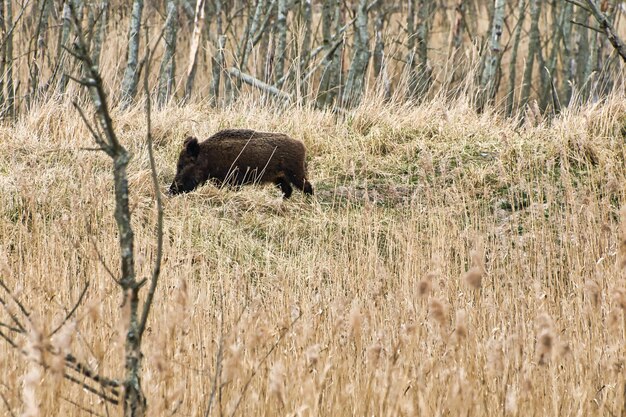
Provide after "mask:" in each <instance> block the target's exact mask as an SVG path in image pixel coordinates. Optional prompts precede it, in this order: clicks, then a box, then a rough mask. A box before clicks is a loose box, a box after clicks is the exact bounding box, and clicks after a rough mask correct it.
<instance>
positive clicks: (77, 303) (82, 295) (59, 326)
mask: <svg viewBox="0 0 626 417" xmlns="http://www.w3.org/2000/svg"><path fill="white" fill-rule="evenodd" d="M88 288H89V281H87V283H86V284H85V288H84V289H83V291H82V292H81V293H80V296H79V297H78V301H76V304H74V307H72V309H71V310H70V312H69V313H67V315H66V316H65V319H63V321H62V322H61V324H59V325H58V326H57V328H56V329H54V330H53V331H52V332H51V333H50V334H49V335H48V337H52V336H54V334H55V333H56V332H58V331H59V330H61V328H62V327H63V326H64V325H65V323H67V321H68V320H69V319H70V317H72V315H73V314H74V313H75V312H76V309H77V308H78V306H79V305H80V303H82V301H83V298H84V297H85V294H87V289H88Z"/></svg>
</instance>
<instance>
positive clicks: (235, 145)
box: [170, 129, 313, 198]
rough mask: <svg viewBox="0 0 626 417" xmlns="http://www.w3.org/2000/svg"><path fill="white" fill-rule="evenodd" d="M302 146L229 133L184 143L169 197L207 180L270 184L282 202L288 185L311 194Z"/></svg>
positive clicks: (280, 138) (263, 135) (278, 137)
mask: <svg viewBox="0 0 626 417" xmlns="http://www.w3.org/2000/svg"><path fill="white" fill-rule="evenodd" d="M305 153H306V150H305V148H304V144H303V143H302V142H300V141H298V140H295V139H292V138H290V137H289V136H287V135H284V134H281V133H267V132H257V131H254V130H247V129H229V130H222V131H220V132H217V133H216V134H215V135H213V136H211V137H210V138H208V139H207V140H205V141H204V142H200V143H199V142H198V139H196V138H194V137H188V138H187V139H185V142H184V145H183V150H182V151H181V152H180V156H179V157H178V165H177V167H176V177H175V178H174V182H173V183H172V185H171V186H170V193H172V194H178V193H184V192H189V191H192V190H193V189H195V188H196V187H198V186H199V185H201V184H203V183H204V182H206V181H207V180H209V179H212V180H214V181H216V182H217V183H218V184H228V185H242V184H251V183H274V184H276V185H277V186H278V187H279V188H280V189H281V191H282V192H283V195H284V197H285V198H289V197H290V196H291V193H292V191H293V189H292V188H291V185H293V186H294V187H296V188H298V189H299V190H301V191H303V192H304V193H305V194H313V187H312V186H311V183H310V182H309V181H308V180H307V178H306V162H305Z"/></svg>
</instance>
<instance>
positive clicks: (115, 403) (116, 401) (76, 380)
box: [63, 374, 119, 405]
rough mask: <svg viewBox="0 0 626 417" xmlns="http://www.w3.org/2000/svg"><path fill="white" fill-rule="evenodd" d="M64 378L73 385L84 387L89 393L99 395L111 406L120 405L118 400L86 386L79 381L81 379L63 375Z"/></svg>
mask: <svg viewBox="0 0 626 417" xmlns="http://www.w3.org/2000/svg"><path fill="white" fill-rule="evenodd" d="M63 377H64V378H65V379H67V380H68V381H72V382H73V383H75V384H78V385H80V386H81V387H83V388H84V389H86V390H87V391H89V392H91V393H92V394H95V395H97V396H98V397H100V398H102V399H103V400H105V401H107V402H109V403H111V404H114V405H117V404H119V401H118V400H117V399H116V398H113V397H109V396H108V395H106V394H104V393H102V392H100V391H98V390H97V389H95V388H93V387H91V386H89V385H87V384H85V383H84V382H82V381H81V380H79V379H77V378H74V377H73V376H71V375H68V374H64V375H63Z"/></svg>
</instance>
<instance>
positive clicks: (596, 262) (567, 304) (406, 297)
mask: <svg viewBox="0 0 626 417" xmlns="http://www.w3.org/2000/svg"><path fill="white" fill-rule="evenodd" d="M114 119H115V120H116V127H117V129H118V133H119V136H120V138H121V140H122V141H123V142H124V144H125V145H126V146H127V147H128V148H129V149H130V150H131V151H132V153H133V155H134V157H133V162H132V164H131V167H130V170H129V172H130V180H131V187H132V205H133V221H134V227H135V232H136V239H137V240H136V247H137V267H138V271H139V274H140V276H147V275H148V273H149V271H150V266H151V260H152V257H153V254H154V243H153V241H154V239H153V234H154V220H155V213H154V208H153V200H152V191H151V186H150V176H149V170H148V158H147V153H146V151H145V149H144V142H143V137H144V131H143V129H144V126H145V122H144V119H143V115H142V114H141V109H140V108H137V109H136V110H131V111H130V112H128V113H125V114H116V115H114ZM625 124H626V102H624V101H620V100H613V101H610V102H608V103H607V104H604V105H603V106H599V107H597V108H588V109H585V110H582V111H580V112H578V113H576V114H570V115H564V116H562V118H560V119H558V120H556V121H554V122H553V123H552V124H551V125H540V126H538V127H530V126H522V127H517V126H516V125H514V124H513V123H512V122H509V121H504V120H501V119H499V118H498V117H497V116H495V115H492V114H484V115H476V114H475V113H473V112H472V111H470V110H469V109H467V108H466V106H464V105H463V104H462V103H461V104H457V105H453V106H451V107H448V106H444V105H439V104H434V103H433V104H428V105H424V106H422V107H419V108H402V107H392V106H390V107H381V106H379V105H375V104H374V103H372V104H366V105H363V106H362V108H360V109H359V110H358V111H356V113H355V114H354V115H353V116H351V117H349V118H347V119H345V120H340V121H337V120H336V119H335V118H334V117H333V116H331V115H327V114H323V113H319V112H312V111H308V110H298V109H291V110H287V111H285V112H283V113H281V114H277V113H276V112H274V111H273V110H272V109H269V108H259V107H255V106H254V105H252V104H241V105H240V106H239V107H238V108H236V109H233V110H231V111H220V112H216V111H214V110H212V109H209V108H204V107H199V106H195V107H194V106H188V107H185V108H180V109H179V108H168V109H165V110H163V111H161V112H159V113H156V114H154V125H155V127H154V134H155V141H156V157H157V165H158V168H159V179H160V181H161V183H162V184H163V186H164V187H165V186H167V185H169V181H171V179H172V176H173V174H174V169H175V159H176V156H177V153H178V151H179V148H180V146H181V143H182V140H183V138H184V137H185V134H187V133H193V134H195V135H197V136H199V137H207V136H208V135H210V134H211V133H213V132H215V131H216V130H218V129H220V128H225V127H248V128H255V129H259V130H272V131H281V132H285V133H288V134H290V135H292V136H293V137H296V138H299V139H302V140H303V141H304V142H305V143H306V145H307V147H308V150H309V170H310V177H311V179H312V182H313V184H314V187H315V189H316V198H315V199H313V200H312V201H309V200H307V199H305V198H303V197H302V196H301V195H300V194H299V193H298V194H297V195H294V198H293V199H292V200H291V201H288V202H283V201H282V200H281V198H280V194H279V192H278V191H277V190H275V189H273V188H272V187H265V188H260V187H258V188H255V187H246V188H245V189H244V190H242V191H240V192H234V191H230V190H218V189H216V188H215V187H212V186H210V185H207V186H205V187H203V188H202V189H200V190H199V191H197V192H195V193H191V194H189V195H186V196H181V197H176V198H172V199H167V200H166V203H165V204H166V207H165V210H166V219H165V259H164V267H163V270H162V282H161V285H160V288H159V292H158V295H157V298H156V305H155V308H154V310H153V313H152V316H151V319H150V329H149V331H148V334H147V338H146V341H145V347H144V353H145V355H146V359H145V362H144V367H145V376H144V388H145V390H146V392H147V395H148V398H149V401H150V405H151V407H152V410H153V411H152V412H153V413H154V415H169V413H170V411H166V409H169V410H173V409H176V408H177V407H179V406H180V408H179V412H180V413H181V415H197V414H196V413H203V412H204V411H203V410H204V409H205V407H206V404H207V401H208V397H209V393H210V390H211V380H212V377H213V373H214V368H215V367H214V364H215V356H216V353H217V350H218V344H219V341H220V338H221V336H220V333H221V332H220V323H221V321H222V320H223V329H224V336H223V337H224V346H225V353H224V361H223V374H222V382H225V383H226V384H225V385H224V386H223V390H222V400H221V404H217V405H216V407H217V408H218V409H222V410H223V412H224V413H230V411H232V409H233V407H234V404H236V403H237V401H238V399H239V395H240V393H241V391H242V387H243V386H244V384H245V383H246V381H247V379H248V378H249V375H250V374H251V372H252V370H253V369H256V368H257V367H258V374H257V375H256V376H255V377H254V379H253V380H252V384H251V385H250V388H249V389H248V391H247V392H246V394H245V397H244V399H243V401H242V403H241V405H240V409H239V411H238V412H239V413H240V415H278V414H283V415H285V414H291V415H293V413H296V412H298V413H300V415H304V416H308V415H400V414H403V413H404V414H406V415H413V414H415V413H418V414H420V415H441V414H448V413H451V414H453V415H458V414H460V413H463V414H465V413H468V412H469V413H470V414H472V415H498V414H500V415H502V414H504V413H505V412H506V413H508V415H530V414H535V415H552V416H557V415H573V414H578V413H579V412H580V413H581V414H582V415H607V414H608V412H609V411H610V412H611V413H613V414H614V415H619V413H620V412H622V413H623V412H624V408H625V407H626V406H625V405H624V402H625V398H624V396H625V394H624V384H625V382H624V369H623V364H624V360H625V359H626V358H625V348H624V346H626V343H625V340H624V338H625V332H626V330H625V328H624V310H623V305H622V309H620V307H619V302H620V298H619V297H621V302H622V303H624V304H626V300H625V298H626V292H625V290H624V288H625V283H624V279H623V273H622V272H621V271H620V269H619V268H618V262H617V260H618V258H619V208H620V207H621V206H622V205H623V204H624V203H625V201H624V191H625V189H624V183H625V174H626V171H625V168H624V138H623V136H622V128H623V126H624V125H625ZM0 143H2V144H3V145H2V148H1V153H0V237H1V239H0V271H2V275H3V276H4V277H5V279H6V281H7V282H8V283H9V284H10V285H11V286H12V287H13V288H17V289H18V292H19V295H20V297H21V298H22V299H23V300H24V302H25V304H27V305H29V306H31V308H32V310H33V313H34V314H33V316H34V320H33V323H34V330H33V332H32V335H31V336H32V337H31V340H39V339H37V337H39V336H41V334H42V333H44V334H45V330H48V331H49V330H50V329H52V328H53V327H54V326H55V325H56V324H58V323H59V322H60V321H61V320H62V319H63V317H64V315H65V313H66V311H67V309H69V308H70V307H71V305H72V304H73V302H74V301H75V300H76V298H77V297H78V295H79V293H80V291H81V290H82V288H83V285H84V282H85V281H86V280H89V281H90V282H91V285H92V286H91V289H90V291H89V292H88V296H87V301H86V304H85V305H84V306H83V307H81V308H80V309H79V311H78V314H77V317H78V318H79V320H78V323H77V326H76V331H74V332H68V334H66V335H64V336H63V337H56V338H55V339H54V340H53V341H52V343H54V344H57V345H61V346H65V345H67V343H69V338H70V337H71V340H72V343H71V350H72V351H73V352H74V353H75V354H76V355H77V356H79V357H81V358H83V359H84V360H86V361H89V362H90V363H91V364H92V365H93V366H94V367H98V368H99V369H100V370H102V373H104V374H105V375H118V376H119V375H121V369H122V363H121V358H122V353H123V346H122V342H123V338H122V336H120V335H121V333H122V332H123V328H121V327H120V323H121V322H122V320H120V315H121V314H123V312H120V307H119V304H120V300H121V298H120V296H119V293H118V291H117V288H116V286H115V284H114V283H113V281H112V279H111V278H110V277H109V276H108V275H107V273H106V270H105V268H104V267H103V266H102V264H101V263H100V262H99V261H98V252H99V253H100V254H101V255H102V257H103V258H104V259H105V261H106V263H107V264H108V265H109V267H110V268H112V269H114V270H115V268H116V266H117V242H116V229H115V225H114V222H113V217H112V207H113V202H112V197H111V195H112V192H111V191H112V181H111V174H110V163H109V160H108V159H107V158H106V156H105V155H103V154H100V153H96V152H91V151H86V150H81V147H90V146H93V144H92V143H91V141H90V139H89V136H88V134H87V132H86V129H85V128H84V127H83V126H82V124H81V122H80V120H79V118H78V117H77V115H76V113H75V112H74V111H73V110H72V109H71V106H69V105H67V106H66V105H57V106H55V105H46V106H44V107H42V108H41V109H39V110H36V111H33V112H32V113H31V114H30V115H29V116H28V117H26V118H25V119H24V120H22V121H20V122H19V123H18V124H17V125H16V126H12V127H2V128H0ZM472 266H473V267H475V269H474V271H482V272H477V273H474V274H473V275H472V276H473V277H474V278H475V277H476V276H477V274H478V276H480V277H481V278H482V288H480V289H475V288H473V287H471V286H470V285H468V283H467V282H466V280H465V279H464V276H465V272H466V271H467V270H468V269H469V268H470V267H472ZM470 278H472V277H470ZM620 288H621V291H622V292H621V293H620ZM594 294H598V295H599V297H598V303H597V304H595V303H593V300H594V297H593V295H594ZM620 294H621V295H620ZM298 311H299V312H301V313H302V317H301V319H300V320H299V321H298V322H297V323H296V325H295V326H294V328H293V329H292V330H291V331H290V332H289V333H288V334H287V336H286V338H285V340H284V341H283V342H282V343H281V344H280V345H279V346H278V348H277V349H276V351H275V352H274V353H273V354H272V355H270V356H269V358H268V360H267V361H266V362H265V363H263V364H262V365H260V366H259V361H260V359H261V358H262V357H263V356H264V355H265V353H266V352H267V350H268V349H269V348H270V347H271V346H272V344H273V343H274V341H275V340H277V337H278V335H279V334H280V332H281V331H282V330H281V329H284V328H285V326H286V325H287V324H288V323H289V322H290V320H291V318H292V317H294V316H296V315H297V314H298ZM242 312H243V314H242ZM1 317H2V319H1V320H0V321H3V322H8V318H7V317H6V314H4V313H3V315H2V316H1ZM25 343H26V342H25ZM26 346H29V347H30V349H31V350H32V346H36V344H33V343H26ZM35 351H36V349H35ZM0 358H2V359H0V374H2V375H6V377H5V378H4V379H2V383H3V386H2V388H0V391H1V392H2V393H3V394H4V395H5V396H6V397H7V398H8V400H9V403H10V405H11V407H13V408H14V411H16V412H17V411H19V410H21V407H23V405H22V403H23V402H24V403H25V405H33V404H35V402H34V401H33V400H32V399H30V398H32V397H31V396H30V391H29V390H34V392H35V397H34V398H36V399H37V401H38V403H39V405H40V407H41V410H42V414H47V415H52V414H57V415H61V414H64V415H79V414H80V410H79V409H78V408H76V407H74V406H72V405H70V404H69V403H68V402H67V401H65V400H63V399H62V397H63V396H65V397H68V398H71V399H72V400H74V401H77V400H78V401H79V402H80V403H81V404H84V405H86V406H88V407H89V408H91V409H93V410H95V411H97V412H99V413H101V414H103V413H105V410H104V407H103V406H102V405H99V404H98V403H97V401H96V399H95V397H93V396H91V395H89V394H86V393H84V392H82V391H81V390H80V389H79V388H77V387H76V386H73V385H71V384H69V383H67V382H62V380H61V379H59V378H58V377H57V376H55V374H54V373H53V372H44V373H42V372H41V371H40V370H39V369H38V367H37V366H36V365H29V366H26V362H25V361H24V360H23V359H22V358H20V357H18V355H17V354H16V353H15V352H14V351H11V349H10V348H9V347H8V346H7V345H6V344H0ZM45 360H48V361H51V360H52V358H50V357H47V356H46V358H45ZM25 376H26V381H27V382H26V383H25V384H24V385H21V381H22V378H23V377H25ZM29 378H30V379H29ZM40 380H43V382H42V383H41V384H38V382H39V381H40ZM28 381H31V382H30V383H29V382H28ZM32 381H36V382H37V383H33V382H32ZM603 387H604V388H603ZM56 394H61V395H60V396H59V395H56ZM594 400H595V401H594ZM179 401H182V404H179ZM0 410H2V411H1V412H0V414H1V413H7V411H6V408H1V407H0ZM216 413H217V411H216Z"/></svg>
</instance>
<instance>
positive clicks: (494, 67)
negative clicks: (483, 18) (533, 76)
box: [478, 0, 505, 109]
mask: <svg viewBox="0 0 626 417" xmlns="http://www.w3.org/2000/svg"><path fill="white" fill-rule="evenodd" d="M504 6H505V3H504V0H495V5H494V9H493V25H492V27H491V37H490V38H491V39H490V45H489V55H488V56H487V59H486V60H485V67H484V68H483V75H482V78H481V80H480V88H481V94H480V96H481V98H480V100H479V103H478V107H479V109H483V108H484V107H485V106H486V105H487V104H488V103H490V102H492V101H493V98H494V97H495V95H496V92H497V89H498V84H499V82H498V79H499V77H500V59H501V57H502V47H501V45H500V38H501V37H502V27H503V26H504Z"/></svg>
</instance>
